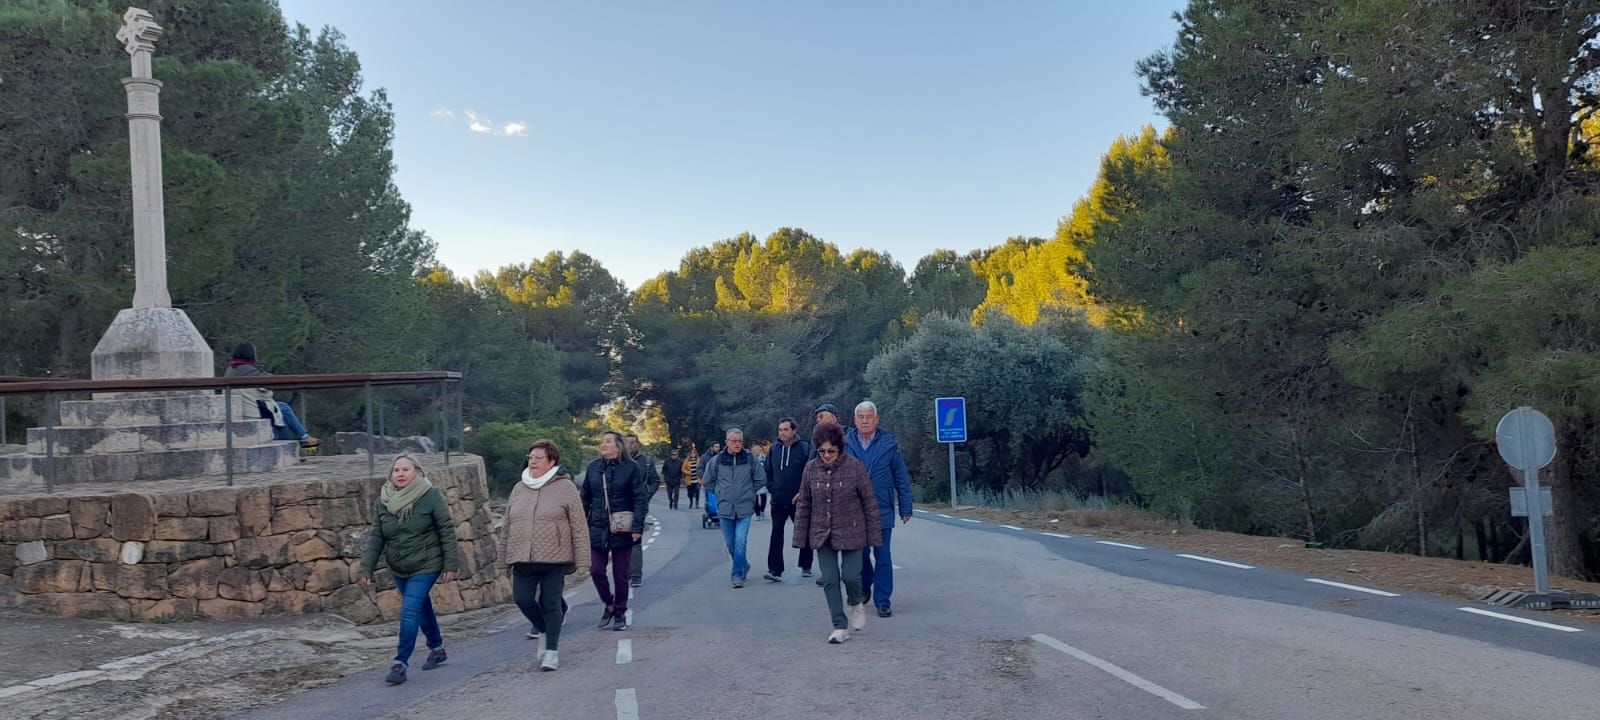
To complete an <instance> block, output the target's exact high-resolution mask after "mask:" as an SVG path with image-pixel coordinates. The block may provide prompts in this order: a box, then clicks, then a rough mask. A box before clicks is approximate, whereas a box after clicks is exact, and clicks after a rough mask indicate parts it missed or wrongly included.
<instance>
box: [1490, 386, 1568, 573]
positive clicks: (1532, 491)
mask: <svg viewBox="0 0 1600 720" xmlns="http://www.w3.org/2000/svg"><path fill="white" fill-rule="evenodd" d="M1494 440H1495V445H1496V446H1498V447H1499V450H1500V457H1501V458H1503V459H1504V460H1505V461H1506V464H1507V465H1510V466H1511V467H1513V468H1515V469H1517V470H1521V471H1522V485H1523V487H1522V496H1523V499H1524V501H1525V502H1526V506H1527V512H1528V540H1529V543H1530V544H1531V546H1532V549H1533V587H1534V591H1535V592H1539V593H1547V592H1550V569H1549V559H1548V558H1547V557H1546V556H1545V547H1544V516H1545V514H1546V512H1548V510H1547V508H1545V507H1543V505H1544V501H1545V498H1546V497H1548V494H1547V493H1544V492H1541V490H1540V488H1539V468H1542V467H1544V466H1546V465H1549V464H1550V461H1551V460H1554V459H1556V429H1555V426H1554V425H1552V424H1551V423H1550V418H1548V417H1545V415H1544V413H1541V412H1539V411H1538V410H1535V409H1533V408H1531V407H1527V406H1523V407H1519V408H1517V409H1515V410H1512V411H1511V412H1508V413H1506V415H1505V417H1503V418H1500V424H1499V425H1496V426H1495V428H1494Z"/></svg>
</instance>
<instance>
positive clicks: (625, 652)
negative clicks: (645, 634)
mask: <svg viewBox="0 0 1600 720" xmlns="http://www.w3.org/2000/svg"><path fill="white" fill-rule="evenodd" d="M631 662H633V641H632V640H618V641H617V664H618V665H627V664H628V663H631Z"/></svg>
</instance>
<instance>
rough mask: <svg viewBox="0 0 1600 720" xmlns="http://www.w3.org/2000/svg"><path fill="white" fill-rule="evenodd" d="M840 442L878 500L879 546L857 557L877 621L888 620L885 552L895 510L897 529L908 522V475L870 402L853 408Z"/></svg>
mask: <svg viewBox="0 0 1600 720" xmlns="http://www.w3.org/2000/svg"><path fill="white" fill-rule="evenodd" d="M844 441H845V451H846V452H848V453H850V455H851V457H854V458H855V459H857V460H860V461H861V463H862V464H863V465H866V466H867V475H868V476H869V477H870V478H872V491H873V493H874V494H876V496H877V498H878V513H879V515H881V523H880V525H881V526H882V530H883V543H882V544H880V545H875V546H873V548H872V552H871V553H867V554H864V555H862V557H861V583H862V585H863V586H865V587H866V588H867V590H868V591H869V592H870V593H871V594H872V602H873V604H874V605H877V606H878V617H885V618H886V617H891V616H893V615H894V610H893V608H892V606H891V605H890V597H891V596H892V595H893V594H894V557H893V556H892V555H891V554H890V551H889V541H890V540H891V534H892V533H893V532H894V517H895V512H896V510H897V509H898V511H899V514H900V524H901V525H904V524H906V523H909V522H911V512H912V510H911V473H910V472H908V471H907V470H906V459H905V458H904V457H903V456H901V455H900V443H899V442H898V441H897V440H896V439H895V437H894V433H891V432H889V431H888V430H884V429H883V428H881V427H878V406H877V405H874V404H872V401H870V400H863V401H861V404H859V405H856V426H855V428H853V429H851V430H850V432H849V433H847V434H846V435H845V439H844Z"/></svg>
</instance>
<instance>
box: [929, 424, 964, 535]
mask: <svg viewBox="0 0 1600 720" xmlns="http://www.w3.org/2000/svg"><path fill="white" fill-rule="evenodd" d="M933 426H934V428H935V431H934V432H935V435H936V436H937V438H938V440H939V442H942V443H944V445H945V447H946V448H948V449H949V451H950V508H951V509H952V510H953V509H955V507H956V497H957V495H956V443H960V442H966V441H967V399H966V398H959V397H943V398H935V399H934V401H933Z"/></svg>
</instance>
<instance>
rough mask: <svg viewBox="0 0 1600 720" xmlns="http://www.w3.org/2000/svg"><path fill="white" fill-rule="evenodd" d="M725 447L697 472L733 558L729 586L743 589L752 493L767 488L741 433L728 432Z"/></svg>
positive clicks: (736, 430)
mask: <svg viewBox="0 0 1600 720" xmlns="http://www.w3.org/2000/svg"><path fill="white" fill-rule="evenodd" d="M725 440H726V441H727V447H726V448H725V449H724V450H723V451H722V452H721V453H718V454H716V455H712V456H710V457H708V458H706V464H705V465H704V466H702V467H701V468H700V474H701V476H702V477H704V478H705V486H706V490H708V491H710V492H714V493H716V494H717V507H716V511H717V517H718V518H719V519H720V520H721V521H722V522H721V523H720V524H721V525H722V539H723V541H724V542H726V543H727V544H728V554H729V555H730V556H732V557H733V586H734V587H736V588H742V587H744V577H745V574H746V573H748V572H750V561H749V560H748V559H746V557H745V546H746V545H747V544H748V543H749V540H750V521H751V520H753V519H754V518H755V512H756V493H757V492H758V491H760V490H762V489H765V488H766V487H767V477H766V474H765V473H763V472H762V471H761V467H760V465H759V464H757V463H756V458H755V455H753V454H751V453H750V451H749V450H746V449H744V431H743V430H740V429H739V428H729V429H728V435H727V437H726V438H725Z"/></svg>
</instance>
